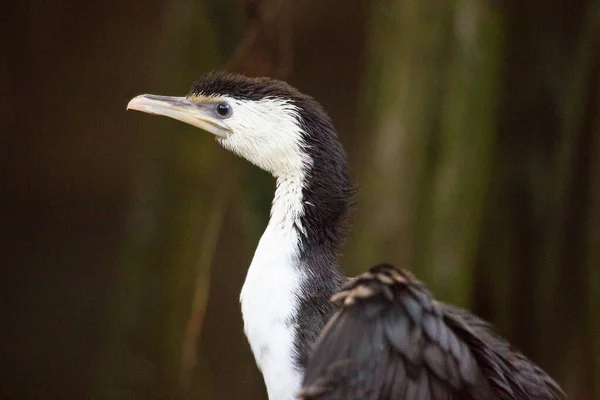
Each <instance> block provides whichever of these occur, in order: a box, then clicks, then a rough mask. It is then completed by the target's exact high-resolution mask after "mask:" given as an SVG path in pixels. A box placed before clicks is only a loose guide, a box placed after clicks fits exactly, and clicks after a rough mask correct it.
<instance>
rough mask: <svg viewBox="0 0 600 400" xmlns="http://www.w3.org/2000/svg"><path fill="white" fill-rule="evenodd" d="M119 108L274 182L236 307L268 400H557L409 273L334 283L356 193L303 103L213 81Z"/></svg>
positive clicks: (269, 87)
mask: <svg viewBox="0 0 600 400" xmlns="http://www.w3.org/2000/svg"><path fill="white" fill-rule="evenodd" d="M127 107H128V108H129V109H134V110H139V111H143V112H146V113H150V114H158V115H164V116H168V117H171V118H174V119H177V120H180V121H183V122H186V123H188V124H190V125H193V126H195V127H198V128H200V129H202V130H204V131H208V132H210V133H212V134H213V135H215V137H216V140H217V142H218V143H219V144H221V145H222V146H223V147H225V148H226V149H228V150H230V151H232V152H234V153H235V154H237V155H239V156H241V157H243V158H245V159H247V160H248V161H250V162H251V163H253V164H255V165H256V166H258V167H259V168H262V169H263V170H265V171H267V172H269V173H270V174H272V175H273V176H274V177H275V178H276V180H277V186H276V190H275V196H274V200H273V204H272V208H271V216H270V220H269V224H268V225H267V228H266V230H265V232H264V234H263V236H262V237H261V239H260V242H259V244H258V247H257V249H256V252H255V254H254V258H253V259H252V262H251V263H250V267H249V269H248V274H247V277H246V280H245V282H244V285H243V288H242V291H241V295H240V303H241V308H242V315H243V319H244V331H245V333H246V335H247V337H248V341H249V342H250V346H251V348H252V352H253V354H254V357H255V359H256V362H257V364H258V367H259V368H260V370H261V372H262V374H263V377H264V380H265V384H266V387H267V392H268V396H269V399H270V400H292V399H295V398H304V399H407V400H416V399H424V400H425V399H540V400H541V399H558V398H561V397H562V396H563V394H562V392H561V390H560V388H559V386H558V385H557V384H556V383H555V382H554V381H553V380H552V379H551V378H550V377H549V376H548V375H546V373H544V372H543V371H542V370H541V369H540V368H539V367H538V366H536V365H535V364H534V363H532V362H531V361H530V360H528V359H527V358H525V356H523V355H522V354H521V353H519V352H518V351H517V350H515V349H514V348H513V347H511V346H510V345H509V344H508V342H507V341H506V340H504V339H503V338H501V337H500V336H498V335H497V334H496V333H495V332H494V331H493V330H492V328H491V327H490V325H489V324H488V323H486V322H484V321H483V320H481V319H479V318H478V317H476V316H474V315H473V314H470V313H469V312H467V311H465V310H462V309H459V308H457V307H454V306H451V305H447V304H444V303H440V302H437V301H435V300H434V299H433V298H432V297H431V295H430V293H429V292H428V291H427V290H426V289H425V288H424V286H423V285H422V284H421V283H420V282H419V281H417V280H416V279H415V278H414V277H413V276H412V275H411V274H410V273H408V272H406V271H401V270H397V269H395V268H393V267H392V266H390V265H386V264H380V265H378V266H376V267H373V268H372V269H370V271H369V272H366V273H365V274H363V275H360V276H358V277H355V278H352V279H348V278H346V277H345V276H344V275H343V273H342V272H341V270H340V268H339V266H338V261H337V260H338V250H339V248H340V244H341V242H342V241H343V238H344V235H345V231H346V217H347V213H348V210H349V208H350V204H351V194H352V191H353V186H352V183H351V180H350V178H349V176H348V167H347V160H346V153H345V152H344V150H343V148H342V145H341V143H340V142H339V140H338V138H337V136H336V133H335V130H334V128H333V124H332V122H331V120H330V118H329V116H328V115H327V113H326V112H325V111H324V110H323V108H322V107H321V105H320V104H319V103H317V102H316V101H315V100H314V99H313V98H312V97H310V96H307V95H305V94H303V93H301V92H299V91H298V90H296V89H295V88H293V87H292V86H290V85H288V84H287V83H285V82H282V81H278V80H274V79H270V78H247V77H244V76H241V75H236V74H229V73H211V74H207V75H204V76H202V77H201V78H200V79H199V80H198V81H197V82H196V83H195V84H194V85H193V86H192V88H191V90H190V92H189V93H188V94H187V96H184V97H167V96H155V95H141V96H137V97H135V98H134V99H132V100H131V101H130V102H129V104H128V106H127ZM336 304H337V308H336Z"/></svg>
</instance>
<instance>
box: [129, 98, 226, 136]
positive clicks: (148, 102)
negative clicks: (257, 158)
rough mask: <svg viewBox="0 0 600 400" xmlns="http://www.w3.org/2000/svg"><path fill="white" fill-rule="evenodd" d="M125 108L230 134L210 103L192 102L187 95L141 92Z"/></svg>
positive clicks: (217, 132) (216, 134)
mask: <svg viewBox="0 0 600 400" xmlns="http://www.w3.org/2000/svg"><path fill="white" fill-rule="evenodd" d="M127 110H136V111H141V112H145V113H148V114H155V115H163V116H165V117H169V118H173V119H176V120H178V121H181V122H185V123H187V124H190V125H192V126H195V127H197V128H200V129H203V130H205V131H207V132H210V133H212V134H213V135H215V136H219V137H222V138H227V137H228V136H229V134H231V129H230V128H229V127H228V126H227V125H225V124H224V123H223V121H222V120H220V119H218V118H217V117H216V116H215V115H214V114H213V112H212V107H211V104H210V103H208V102H207V103H197V102H193V101H191V100H190V99H188V98H187V97H171V96H157V95H153V94H142V95H139V96H136V97H134V98H133V99H131V100H130V101H129V103H128V104H127Z"/></svg>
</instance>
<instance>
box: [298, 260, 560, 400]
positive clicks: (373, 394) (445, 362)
mask: <svg viewBox="0 0 600 400" xmlns="http://www.w3.org/2000/svg"><path fill="white" fill-rule="evenodd" d="M332 300H333V301H334V302H335V303H336V304H337V305H338V307H339V308H338V310H337V312H336V313H335V314H334V316H333V317H332V319H331V320H330V321H329V322H328V324H327V325H326V327H325V328H324V330H323V332H322V333H321V335H320V337H319V340H318V341H317V343H316V346H315V349H314V351H313V354H312V356H311V359H310V361H309V364H308V367H307V370H306V373H305V379H304V385H303V389H302V391H301V392H300V395H299V397H300V398H304V399H347V398H357V399H358V398H361V399H463V398H464V399H529V398H532V399H554V398H558V397H557V395H556V394H557V393H558V391H559V390H560V389H558V386H557V385H556V384H555V383H554V382H553V381H552V380H551V379H550V378H548V377H547V375H545V374H544V373H543V371H541V369H539V368H538V367H537V366H535V365H534V364H533V363H531V362H530V361H529V360H527V359H526V358H525V357H523V356H522V355H521V354H520V353H518V352H515V351H514V350H513V349H511V348H510V346H509V345H508V344H507V343H506V341H504V340H503V339H502V338H500V337H499V336H497V335H495V334H494V333H493V331H491V327H490V325H489V324H487V323H485V321H483V320H480V319H478V318H477V317H475V316H473V315H472V314H470V313H468V312H467V311H464V310H462V309H459V308H456V307H452V306H448V305H446V304H443V303H440V302H437V301H436V300H435V299H433V297H432V296H431V294H430V293H429V291H428V290H427V289H426V288H425V286H424V285H423V284H422V283H421V282H420V281H418V280H417V279H415V278H414V277H413V276H412V274H410V273H409V272H407V271H403V270H397V269H395V268H393V267H391V266H389V265H386V264H382V265H379V266H376V267H374V268H372V269H371V270H370V271H369V272H367V273H365V274H362V275H360V276H358V277H356V278H352V279H350V280H349V281H348V282H347V283H346V284H345V285H344V286H343V287H342V289H341V290H340V291H339V292H338V293H337V294H335V295H334V296H333V298H332ZM523 367H526V368H525V369H523ZM519 368H521V369H522V370H521V371H520V370H519ZM522 371H527V372H525V373H523V372H522ZM555 389H556V390H555Z"/></svg>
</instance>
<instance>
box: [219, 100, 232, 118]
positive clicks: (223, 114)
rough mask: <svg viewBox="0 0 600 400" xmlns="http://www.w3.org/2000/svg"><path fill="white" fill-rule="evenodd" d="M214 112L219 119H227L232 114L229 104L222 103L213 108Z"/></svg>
mask: <svg viewBox="0 0 600 400" xmlns="http://www.w3.org/2000/svg"><path fill="white" fill-rule="evenodd" d="M215 112H216V113H217V116H219V118H229V117H231V113H232V112H233V110H232V109H231V106H230V105H229V103H225V102H222V103H219V104H217V106H216V107H215Z"/></svg>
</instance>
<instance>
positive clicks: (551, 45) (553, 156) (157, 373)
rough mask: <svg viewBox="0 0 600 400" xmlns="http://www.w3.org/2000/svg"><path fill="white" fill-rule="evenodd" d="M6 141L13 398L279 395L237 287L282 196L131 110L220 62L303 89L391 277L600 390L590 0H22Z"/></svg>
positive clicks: (13, 7) (597, 65)
mask: <svg viewBox="0 0 600 400" xmlns="http://www.w3.org/2000/svg"><path fill="white" fill-rule="evenodd" d="M3 22H4V23H3V24H2V28H1V29H2V32H3V33H4V37H5V38H9V39H10V40H4V41H3V43H2V46H3V48H2V50H3V51H2V57H0V78H1V79H0V82H2V84H3V85H4V88H5V93H6V96H3V98H2V100H0V110H1V111H2V113H3V119H2V120H3V123H4V124H6V126H5V127H4V129H3V130H2V131H3V135H2V143H1V146H0V148H2V149H3V150H4V154H3V155H2V160H3V164H4V168H2V169H1V171H2V173H3V178H4V179H3V180H2V181H3V182H4V187H3V189H4V190H2V193H3V201H2V211H3V214H4V215H5V219H6V222H5V224H4V226H5V235H3V238H4V240H2V241H1V242H2V245H3V247H4V249H5V252H4V254H5V257H3V259H4V261H5V265H6V267H5V268H3V269H2V270H3V271H5V275H6V276H5V277H4V279H2V280H1V282H2V283H3V288H2V293H3V294H4V298H5V301H3V303H4V304H5V310H4V312H5V313H6V316H5V318H4V321H6V322H5V324H4V326H5V327H4V329H3V331H4V334H5V335H4V336H5V337H6V339H5V340H4V341H3V351H2V359H3V361H4V363H3V364H4V372H5V373H4V374H3V378H4V381H3V382H2V385H1V387H2V389H0V394H1V395H2V396H1V397H3V398H91V397H92V398H108V399H115V398H123V399H129V398H190V399H191V398H202V399H217V398H218V399H223V398H225V399H234V398H246V399H259V398H265V393H264V388H263V383H262V378H261V376H260V373H259V372H258V370H257V368H256V366H255V363H254V360H253V358H252V355H251V353H250V350H249V346H248V344H247V342H246V339H245V337H244V335H243V332H242V321H241V315H240V311H239V304H238V295H239V291H240V289H241V286H242V283H243V280H244V277H245V272H246V269H247V266H248V265H249V263H250V260H251V258H252V254H253V249H254V247H255V246H256V243H257V242H258V239H259V237H260V235H261V233H262V230H263V229H264V226H265V225H266V222H267V218H268V212H269V203H270V201H271V194H272V191H273V187H274V183H273V182H272V179H271V178H270V177H269V176H268V175H267V174H266V173H264V172H262V171H258V170H257V169H256V168H254V167H252V166H251V165H249V164H247V163H246V162H245V161H243V160H240V159H238V158H236V157H235V156H233V155H232V154H229V153H227V152H226V151H225V150H223V149H221V148H219V146H217V145H216V144H215V143H213V142H214V141H213V139H212V138H211V137H209V135H206V134H204V133H203V132H199V131H198V130H197V129H194V128H192V127H189V126H185V125H183V124H180V123H177V122H176V121H169V120H166V119H164V118H153V117H150V116H147V115H141V114H140V115H138V114H132V113H126V112H125V105H126V104H127V102H128V100H129V99H130V98H131V97H133V96H135V95H137V94H140V93H158V94H183V93H185V92H186V91H187V88H188V87H189V85H190V84H191V83H192V82H193V80H194V79H195V78H196V77H197V76H198V75H200V74H201V73H203V72H206V71H209V70H211V69H224V68H227V69H230V70H234V71H239V72H242V73H245V74H248V75H271V76H276V77H279V78H283V79H286V80H288V81H289V82H290V83H292V84H293V85H295V86H296V87H298V88H299V89H300V90H302V91H303V92H306V93H309V94H311V95H312V96H314V97H315V98H317V99H318V100H319V101H320V102H321V103H322V104H323V106H324V107H325V109H326V110H328V112H329V113H330V115H331V116H332V118H333V120H334V122H335V125H336V127H337V129H338V133H339V136H340V139H341V140H342V142H343V143H344V145H345V147H346V149H347V150H348V152H349V155H350V160H351V170H352V174H353V176H354V177H355V179H356V180H357V181H358V183H359V185H360V188H361V189H360V192H359V195H358V197H357V200H358V205H357V209H356V211H355V213H354V214H353V215H352V221H351V222H352V231H351V233H350V236H349V240H348V243H347V244H346V246H345V247H344V249H343V253H344V254H343V258H342V261H341V262H342V265H343V267H344V269H345V270H346V271H347V272H348V273H349V274H354V273H358V272H360V271H363V270H365V269H366V268H368V267H369V266H370V265H372V264H374V263H376V262H380V261H389V262H391V263H393V264H395V265H397V266H402V267H407V268H411V269H413V270H415V272H416V273H417V275H418V276H419V277H420V278H421V279H423V280H424V281H426V282H427V284H428V285H429V286H430V288H431V289H432V290H433V292H434V293H435V295H436V296H437V297H439V298H440V299H442V300H445V301H451V302H455V303H458V304H461V305H464V306H466V307H469V308H471V309H473V310H474V311H476V313H478V314H479V315H481V316H482V317H484V318H486V319H488V320H490V321H492V322H494V323H495V324H497V326H498V328H499V330H500V331H501V332H502V333H503V334H504V335H506V336H507V337H508V338H510V339H511V340H512V341H513V342H514V344H515V345H516V346H518V347H520V348H521V349H522V350H523V351H524V352H525V353H526V354H527V355H528V356H530V357H531V358H532V359H534V360H535V361H537V362H539V363H540V364H541V365H542V366H543V367H544V368H545V369H546V370H548V371H549V372H550V373H551V374H552V375H553V376H555V377H556V378H557V380H558V381H559V382H560V383H561V384H562V385H563V386H564V388H565V390H566V391H567V392H568V393H569V395H570V397H571V398H572V399H593V398H600V384H599V383H598V380H597V379H595V377H596V376H598V375H599V374H600V311H599V308H600V268H599V267H600V140H599V137H600V135H599V134H600V120H599V113H598V110H600V79H599V78H600V36H599V34H598V33H599V32H600V1H598V0H586V1H584V0H576V1H572V2H568V3H566V2H556V1H555V2H552V1H551V2H547V1H542V0H532V1H528V2H522V1H516V0H515V1H504V2H494V1H491V2H490V1H483V0H459V1H441V2H440V1H430V0H404V1H399V0H384V1H344V0H324V1H320V0H319V1H318V0H311V1H305V2H292V1H289V0H239V1H233V0H206V1H205V2H193V1H189V0H184V1H178V2H167V3H165V2H148V3H144V4H142V3H135V4H133V3H132V4H128V3H114V4H106V3H93V2H92V3H85V4H84V3H77V2H69V1H67V2H60V3H46V2H34V1H25V2H19V3H16V2H13V3H11V4H10V5H8V6H7V7H6V9H5V13H4V18H3Z"/></svg>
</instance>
